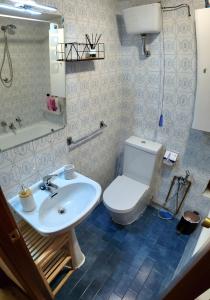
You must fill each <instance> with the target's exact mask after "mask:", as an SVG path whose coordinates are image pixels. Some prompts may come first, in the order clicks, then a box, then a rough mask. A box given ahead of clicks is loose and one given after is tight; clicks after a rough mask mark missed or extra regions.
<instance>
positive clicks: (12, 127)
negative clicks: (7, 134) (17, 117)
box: [9, 123, 17, 134]
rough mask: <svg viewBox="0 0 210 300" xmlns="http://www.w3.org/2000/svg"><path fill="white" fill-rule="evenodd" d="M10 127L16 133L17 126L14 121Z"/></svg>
mask: <svg viewBox="0 0 210 300" xmlns="http://www.w3.org/2000/svg"><path fill="white" fill-rule="evenodd" d="M9 129H11V130H12V131H13V132H14V133H15V134H16V129H17V128H16V127H15V125H14V123H10V124H9Z"/></svg>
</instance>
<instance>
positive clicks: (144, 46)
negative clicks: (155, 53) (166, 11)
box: [141, 34, 151, 57]
mask: <svg viewBox="0 0 210 300" xmlns="http://www.w3.org/2000/svg"><path fill="white" fill-rule="evenodd" d="M146 37H147V35H146V34H141V40H142V48H143V53H144V56H145V57H150V55H151V52H150V51H149V50H148V49H147V47H146Z"/></svg>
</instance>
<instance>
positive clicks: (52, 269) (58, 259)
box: [18, 221, 74, 298]
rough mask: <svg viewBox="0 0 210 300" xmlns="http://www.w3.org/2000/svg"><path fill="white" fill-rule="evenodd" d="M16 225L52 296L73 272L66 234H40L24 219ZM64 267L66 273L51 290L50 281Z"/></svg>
mask: <svg viewBox="0 0 210 300" xmlns="http://www.w3.org/2000/svg"><path fill="white" fill-rule="evenodd" d="M18 225H19V229H20V232H21V233H22V236H23V238H24V240H25V243H26V245H27V247H28V249H29V252H30V254H31V256H32V258H33V260H34V262H35V264H36V266H37V268H38V270H39V272H40V274H41V276H42V278H43V280H44V281H45V284H47V285H48V288H49V289H50V290H51V295H52V298H53V297H54V296H55V295H56V293H57V292H58V291H59V290H60V289H61V287H62V286H63V285H64V283H65V282H66V281H67V280H68V278H69V277H70V276H71V275H72V273H73V272H74V269H73V268H72V264H71V254H70V247H69V237H68V234H66V233H65V234H62V235H60V236H58V237H57V236H56V237H54V236H52V237H51V236H50V237H49V236H42V235H40V234H39V233H38V232H36V231H35V230H34V229H33V228H32V227H31V226H30V225H29V224H27V223H26V222H24V221H21V222H20V223H19V224H18ZM64 268H68V269H69V271H68V273H67V274H66V275H65V277H64V278H63V279H62V280H61V281H60V282H59V283H58V285H57V286H56V287H55V288H54V289H53V290H52V289H51V288H50V283H51V282H52V281H53V280H54V279H55V278H56V276H57V275H58V274H59V273H60V272H61V271H62V270H63V269H64Z"/></svg>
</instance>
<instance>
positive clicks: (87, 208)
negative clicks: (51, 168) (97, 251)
mask: <svg viewBox="0 0 210 300" xmlns="http://www.w3.org/2000/svg"><path fill="white" fill-rule="evenodd" d="M54 173H56V174H59V175H58V176H56V177H55V178H54V179H53V183H54V184H56V185H57V186H58V189H57V190H55V192H54V194H50V193H49V191H42V190H40V184H41V181H40V182H37V183H36V184H35V185H33V186H32V187H31V190H32V192H33V196H34V200H35V203H36V209H35V210H34V211H32V212H24V211H23V209H22V206H21V203H20V201H19V197H18V196H16V197H14V198H12V199H11V200H9V204H10V205H11V207H12V208H13V210H14V211H15V212H16V213H17V214H18V215H19V216H20V217H21V218H23V219H24V220H25V221H26V222H28V223H29V224H30V225H31V226H32V227H33V228H34V229H35V230H36V231H38V232H39V233H40V234H42V235H51V234H59V233H62V232H65V231H68V230H69V229H71V228H73V227H75V226H76V225H77V224H79V223H80V222H81V221H82V220H84V219H85V218H86V217H87V216H88V215H89V214H90V213H91V212H92V210H93V209H94V208H95V207H96V206H97V204H98V203H99V200H100V196H101V187H100V185H99V184H98V183H97V182H95V181H93V180H91V179H90V178H88V177H86V176H83V175H82V174H79V173H77V172H75V178H74V179H72V180H65V179H64V176H63V168H61V169H59V170H57V171H55V172H54Z"/></svg>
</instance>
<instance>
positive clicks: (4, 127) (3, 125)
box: [1, 121, 7, 130]
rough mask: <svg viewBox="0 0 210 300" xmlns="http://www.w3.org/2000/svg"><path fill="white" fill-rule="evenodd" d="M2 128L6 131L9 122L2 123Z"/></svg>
mask: <svg viewBox="0 0 210 300" xmlns="http://www.w3.org/2000/svg"><path fill="white" fill-rule="evenodd" d="M1 127H2V128H3V129H4V130H6V128H7V122H5V121H1Z"/></svg>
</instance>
